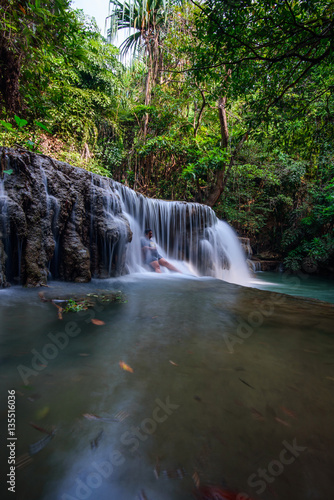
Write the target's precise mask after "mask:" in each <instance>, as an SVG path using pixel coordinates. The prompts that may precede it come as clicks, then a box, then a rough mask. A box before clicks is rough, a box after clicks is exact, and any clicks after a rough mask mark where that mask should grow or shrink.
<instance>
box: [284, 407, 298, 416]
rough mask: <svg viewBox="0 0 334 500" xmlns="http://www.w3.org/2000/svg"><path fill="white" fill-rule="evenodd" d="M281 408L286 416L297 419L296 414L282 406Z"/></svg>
mask: <svg viewBox="0 0 334 500" xmlns="http://www.w3.org/2000/svg"><path fill="white" fill-rule="evenodd" d="M280 408H281V410H282V411H283V412H284V413H285V414H286V415H288V416H289V417H292V418H297V417H296V414H295V413H294V412H293V411H291V410H289V408H285V406H281V407H280Z"/></svg>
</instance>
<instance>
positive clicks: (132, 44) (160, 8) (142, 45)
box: [108, 0, 180, 139]
mask: <svg viewBox="0 0 334 500" xmlns="http://www.w3.org/2000/svg"><path fill="white" fill-rule="evenodd" d="M177 3H180V2H178V0H132V1H129V2H126V1H124V2H123V3H122V2H120V1H119V0H110V5H111V6H112V12H111V15H110V16H109V19H110V28H109V30H108V37H109V40H111V39H112V38H113V37H114V36H115V35H116V33H117V32H118V31H120V30H122V29H128V31H129V32H130V30H134V33H132V34H129V36H128V37H127V38H126V39H125V40H124V42H123V43H122V45H121V47H120V48H121V54H123V55H126V54H128V53H129V52H130V51H131V52H132V54H133V55H134V56H136V55H137V56H140V55H142V56H144V57H146V61H147V70H148V71H147V78H146V84H145V105H146V106H149V104H150V102H151V89H152V86H153V84H154V83H157V81H158V78H160V76H161V70H162V55H161V43H162V37H163V34H164V32H165V31H166V30H167V19H168V16H169V15H170V13H171V9H172V6H173V5H176V4H177ZM147 124H148V114H147V113H146V115H145V117H144V122H143V136H144V139H145V137H146V134H147Z"/></svg>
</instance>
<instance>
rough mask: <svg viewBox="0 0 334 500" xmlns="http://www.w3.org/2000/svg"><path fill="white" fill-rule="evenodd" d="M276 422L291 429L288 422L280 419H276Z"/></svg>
mask: <svg viewBox="0 0 334 500" xmlns="http://www.w3.org/2000/svg"><path fill="white" fill-rule="evenodd" d="M275 420H276V422H278V423H279V424H282V425H285V426H286V427H291V426H290V424H289V423H288V422H286V421H285V420H282V419H280V418H278V417H275Z"/></svg>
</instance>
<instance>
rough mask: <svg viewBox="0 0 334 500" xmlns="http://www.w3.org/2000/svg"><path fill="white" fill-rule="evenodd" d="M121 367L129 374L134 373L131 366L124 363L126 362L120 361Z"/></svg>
mask: <svg viewBox="0 0 334 500" xmlns="http://www.w3.org/2000/svg"><path fill="white" fill-rule="evenodd" d="M119 366H120V367H121V368H123V370H125V371H127V372H131V373H133V369H132V368H131V366H129V365H127V364H126V363H124V361H120V362H119Z"/></svg>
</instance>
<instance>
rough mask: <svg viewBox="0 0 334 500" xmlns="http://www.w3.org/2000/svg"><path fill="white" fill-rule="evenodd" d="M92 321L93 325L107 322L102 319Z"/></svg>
mask: <svg viewBox="0 0 334 500" xmlns="http://www.w3.org/2000/svg"><path fill="white" fill-rule="evenodd" d="M91 322H92V323H93V325H99V326H100V325H105V322H104V321H101V320H100V319H91Z"/></svg>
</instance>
